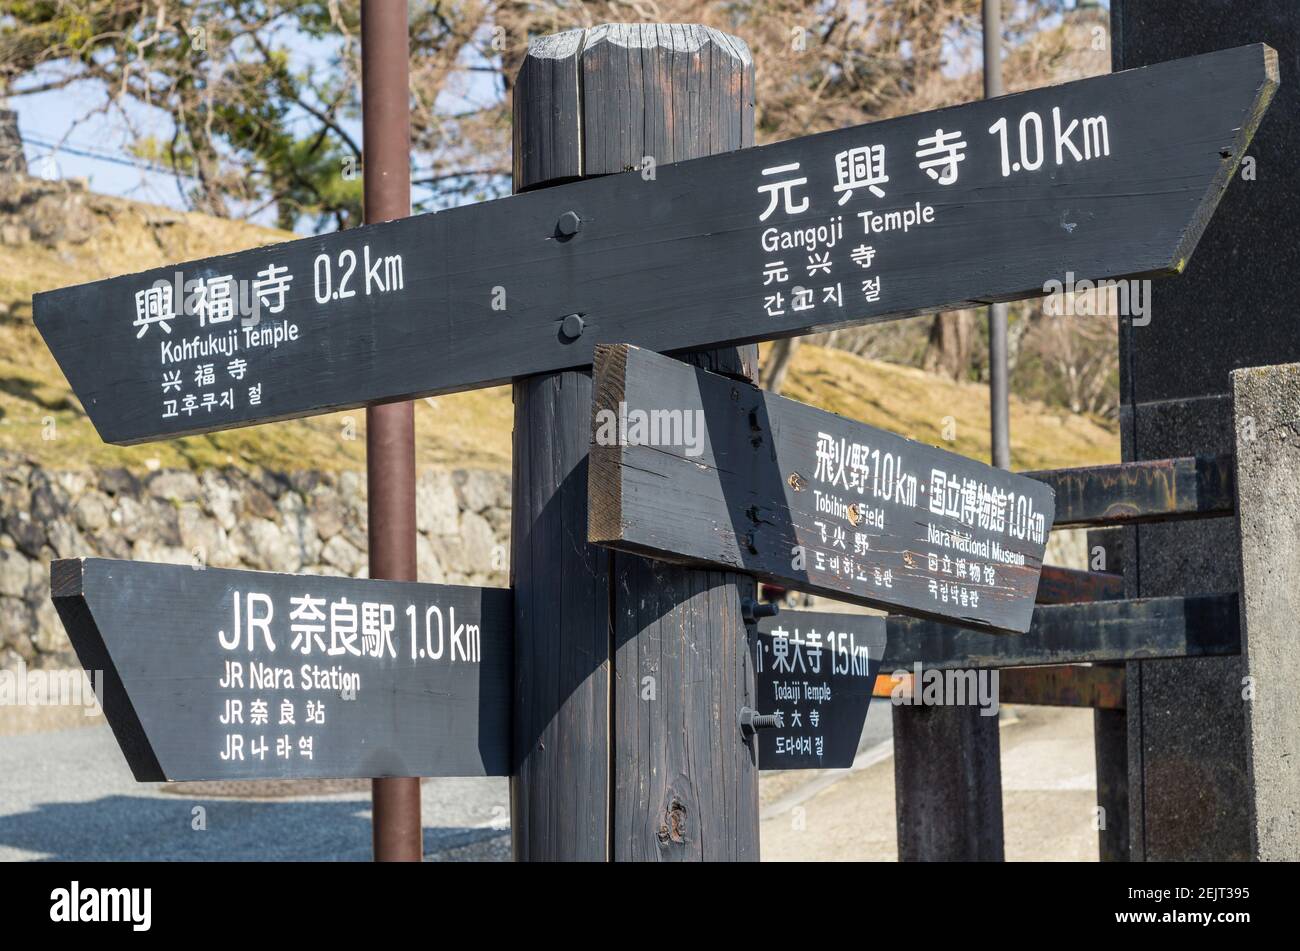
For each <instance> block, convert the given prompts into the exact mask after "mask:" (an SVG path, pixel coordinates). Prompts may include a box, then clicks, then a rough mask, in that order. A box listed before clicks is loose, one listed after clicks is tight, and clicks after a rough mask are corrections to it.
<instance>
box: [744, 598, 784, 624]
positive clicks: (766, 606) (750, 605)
mask: <svg viewBox="0 0 1300 951" xmlns="http://www.w3.org/2000/svg"><path fill="white" fill-rule="evenodd" d="M780 613H781V605H779V604H777V603H776V602H774V601H769V602H763V601H755V600H754V599H753V598H745V600H743V601H741V602H740V616H741V617H743V618H744V619H745V623H746V624H754V623H756V622H757V621H758V620H759V618H765V617H776V616H777V615H778V614H780Z"/></svg>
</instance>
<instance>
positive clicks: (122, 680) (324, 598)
mask: <svg viewBox="0 0 1300 951" xmlns="http://www.w3.org/2000/svg"><path fill="white" fill-rule="evenodd" d="M50 575H51V577H50V584H51V590H52V594H53V597H54V604H55V607H56V608H57V609H58V612H59V616H60V618H61V619H62V620H63V625H64V627H65V628H66V629H67V632H68V636H69V638H71V640H72V645H73V647H74V648H76V651H77V656H78V658H80V660H81V663H82V666H84V667H85V668H86V670H87V671H90V672H92V673H93V672H102V673H101V674H99V676H98V677H95V678H93V679H94V680H95V681H96V682H98V681H99V679H100V678H102V682H103V683H104V696H103V697H102V698H101V702H102V703H103V707H104V713H105V715H106V716H107V718H108V722H109V724H110V726H112V728H113V733H114V735H115V736H116V737H117V741H118V744H119V745H120V746H121V748H122V752H123V753H125V754H126V758H127V761H128V762H129V763H130V766H131V770H132V772H133V773H134V774H135V778H136V779H138V780H141V781H146V780H191V779H208V780H211V779H303V778H341V777H384V776H505V775H508V774H509V771H510V678H511V664H512V641H511V638H512V634H511V631H512V613H511V596H510V592H509V591H507V590H505V589H495V588H467V587H455V586H451V585H432V584H412V583H404V582H391V581H369V580H358V579H352V578H327V577H319V576H313V575H285V574H272V573H269V572H260V571H229V570H223V569H218V568H206V569H195V568H190V567H186V566H176V565H155V564H146V563H141V562H131V561H112V560H107V559H101V558H84V559H69V560H66V561H56V562H55V563H54V564H53V565H52V566H51V573H50Z"/></svg>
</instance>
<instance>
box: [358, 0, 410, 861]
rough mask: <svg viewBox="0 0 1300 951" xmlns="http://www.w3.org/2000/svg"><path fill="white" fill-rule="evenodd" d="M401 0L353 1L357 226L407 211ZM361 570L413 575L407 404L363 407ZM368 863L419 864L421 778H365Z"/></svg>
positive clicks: (406, 72) (406, 82)
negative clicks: (361, 208)
mask: <svg viewBox="0 0 1300 951" xmlns="http://www.w3.org/2000/svg"><path fill="white" fill-rule="evenodd" d="M407 37H408V28H407V5H406V2H405V0H361V112H362V127H363V132H364V144H363V146H362V148H363V151H364V155H363V160H362V175H363V176H364V177H363V181H364V183H365V218H366V224H373V223H374V222H377V221H388V220H391V219H393V218H405V217H406V216H407V215H409V214H410V213H411V158H410V156H411V104H410V66H409V61H408V60H409V55H408V49H409V47H408V39H407ZM366 484H367V491H368V497H369V520H370V529H369V531H370V577H372V578H387V579H389V580H393V581H415V580H416V571H415V404H413V403H409V402H408V403H388V404H385V405H383V406H372V407H370V408H368V409H367V410H366ZM372 800H373V803H374V814H373V819H372V823H373V839H374V852H375V861H376V862H418V861H420V860H421V859H422V858H423V855H424V848H423V841H422V832H421V826H420V780H419V779H416V778H407V777H401V778H390V779H376V780H373V782H372Z"/></svg>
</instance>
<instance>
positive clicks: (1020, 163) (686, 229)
mask: <svg viewBox="0 0 1300 951" xmlns="http://www.w3.org/2000/svg"><path fill="white" fill-rule="evenodd" d="M1277 83H1278V71H1277V62H1276V54H1275V53H1274V52H1273V51H1272V50H1271V49H1269V48H1268V47H1266V46H1263V45H1255V46H1247V47H1241V48H1239V49H1233V50H1227V51H1224V52H1220V53H1212V54H1209V55H1206V56H1199V57H1193V58H1190V59H1184V60H1177V61H1175V62H1170V63H1165V64H1162V65H1159V66H1152V67H1147V68H1144V69H1135V70H1131V71H1128V72H1123V73H1118V74H1115V75H1111V76H1103V77H1097V78H1093V79H1085V80H1081V81H1079V82H1074V83H1068V84H1065V85H1061V86H1052V87H1048V88H1044V89H1037V90H1033V91H1031V92H1025V93H1020V94H1017V95H1013V96H1005V97H1002V98H999V99H992V100H985V101H980V102H973V103H969V104H967V105H963V106H957V107H955V108H951V109H943V110H939V111H937V112H929V113H923V114H918V115H912V116H905V117H902V118H897V119H890V120H888V121H884V122H877V123H873V124H870V125H864V126H858V127H856V128H851V129H844V130H841V131H837V132H828V133H824V134H821V135H813V136H807V137H804V138H800V139H794V140H791V141H788V142H782V143H778V144H775V145H769V146H765V147H762V148H754V149H747V150H744V151H740V152H732V153H728V154H725V155H718V156H711V157H707V158H701V159H698V160H694V161H689V162H682V163H679V164H674V165H665V166H660V167H658V168H656V169H653V170H652V169H646V170H645V171H643V172H640V173H638V172H629V173H626V174H622V175H613V176H609V177H606V178H601V179H594V180H588V181H582V182H576V183H573V184H569V185H565V186H561V187H555V188H547V189H542V190H540V191H537V192H533V193H527V194H522V195H517V196H514V197H511V198H506V199H502V200H500V201H492V202H486V203H483V204H478V205H471V206H468V207H464V208H458V209H454V210H451V211H445V212H440V213H437V214H429V215H422V216H419V217H413V218H408V219H403V220H400V221H393V222H387V223H384V224H378V225H372V226H369V227H365V228H358V229H355V230H351V231H346V232H342V233H338V234H332V235H326V236H322V237H315V238H307V239H303V240H300V241H293V242H289V243H287V244H281V245H275V246H271V247H265V248H258V249H254V250H250V251H244V252H240V253H238V254H231V255H225V256H222V257H216V258H209V259H206V260H203V261H195V262H191V263H189V264H183V265H177V266H173V267H166V268H156V269H153V270H150V271H145V272H142V273H140V274H134V275H130V276H126V277H117V278H112V279H110V280H106V281H97V282H95V283H92V284H84V285H81V286H78V287H69V288H64V289H62V290H57V291H50V292H48V293H44V294H38V295H37V296H36V298H35V301H34V310H35V318H36V324H37V326H38V327H39V328H40V331H41V333H42V335H43V336H44V337H45V340H46V342H47V344H48V345H49V347H50V349H51V350H52V351H53V353H54V355H55V357H56V358H57V360H58V362H59V365H60V366H61V367H62V368H63V371H64V373H65V374H66V375H67V377H68V380H69V382H70V383H71V384H72V387H73V389H74V391H75V392H76V394H77V396H78V397H79V398H80V399H81V402H82V404H83V405H84V406H85V408H86V411H87V412H88V413H89V414H90V417H91V419H92V420H93V422H94V424H95V427H96V428H97V429H98V431H99V434H100V435H101V436H102V437H103V438H104V439H105V440H106V441H108V442H112V443H133V442H142V441H145V440H150V439H159V438H164V437H168V436H177V435H181V434H184V433H196V432H210V431H214V430H219V429H228V428H231V427H235V426H244V425H249V424H251V423H259V422H267V421H270V420H276V419H287V418H291V417H295V416H303V415H308V414H311V413H320V412H325V411H328V410H333V409H339V408H343V407H350V406H359V405H362V404H368V403H376V402H383V401H391V400H396V399H407V398H412V397H416V396H425V395H431V394H435V393H447V392H452V391H456V390H463V389H470V388H473V387H479V386H486V385H489V384H495V383H500V382H504V381H506V380H510V379H512V378H516V377H521V376H526V375H529V374H534V373H540V372H546V371H554V370H559V369H564V368H568V367H577V366H586V365H589V364H590V363H591V360H592V354H593V352H594V348H595V345H596V344H597V343H600V342H619V341H629V342H632V343H635V344H637V345H639V346H644V347H647V348H650V349H654V350H659V351H667V352H675V351H681V350H688V349H693V348H701V347H716V346H722V345H728V344H737V343H742V342H751V341H757V340H768V339H773V338H778V337H788V336H793V335H797V334H802V333H808V332H810V331H814V330H823V329H828V328H831V327H837V326H845V325H852V324H860V323H867V322H871V321H878V320H885V319H888V318H894V317H904V316H909V315H914V314H919V313H924V312H929V311H935V310H941V309H944V308H950V307H960V306H966V305H969V304H972V303H978V302H983V301H989V300H1011V299H1015V298H1021V297H1030V296H1037V295H1039V294H1042V293H1044V292H1045V290H1046V289H1047V287H1048V286H1049V282H1052V281H1060V282H1065V281H1066V280H1067V278H1068V275H1069V274H1070V273H1073V274H1075V275H1078V276H1079V277H1080V278H1083V277H1087V278H1090V279H1100V278H1108V277H1115V276H1123V275H1147V276H1155V275H1168V274H1173V273H1176V272H1178V271H1179V270H1181V269H1182V268H1183V266H1184V265H1185V264H1186V262H1187V259H1188V257H1189V256H1190V254H1191V252H1192V249H1193V248H1194V247H1195V245H1196V241H1197V239H1198V238H1199V236H1200V234H1201V231H1202V229H1203V228H1204V227H1205V225H1206V223H1207V221H1208V220H1209V217H1210V214H1211V213H1212V212H1213V210H1214V207H1215V204H1216V203H1217V201H1218V199H1219V197H1220V195H1221V194H1222V191H1223V189H1224V188H1225V187H1226V185H1227V183H1228V180H1229V178H1230V176H1231V174H1232V172H1233V170H1234V169H1235V168H1236V167H1237V164H1238V162H1239V161H1240V160H1241V158H1242V156H1243V154H1244V152H1245V149H1246V146H1247V144H1248V143H1249V142H1250V138H1251V135H1252V133H1253V132H1254V129H1255V127H1256V125H1257V124H1258V122H1259V120H1260V117H1261V115H1262V113H1263V111H1264V109H1265V107H1266V106H1267V104H1268V102H1269V100H1270V98H1271V96H1272V94H1273V91H1274V89H1275V88H1276V86H1277Z"/></svg>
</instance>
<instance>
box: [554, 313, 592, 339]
mask: <svg viewBox="0 0 1300 951" xmlns="http://www.w3.org/2000/svg"><path fill="white" fill-rule="evenodd" d="M585 328H586V324H585V323H584V322H583V320H582V315H581V314H569V315H568V316H567V317H565V318H564V322H563V323H561V324H560V333H562V334H564V336H565V338H566V339H568V340H577V339H578V338H579V337H581V336H582V331H583V330H584V329H585Z"/></svg>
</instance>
